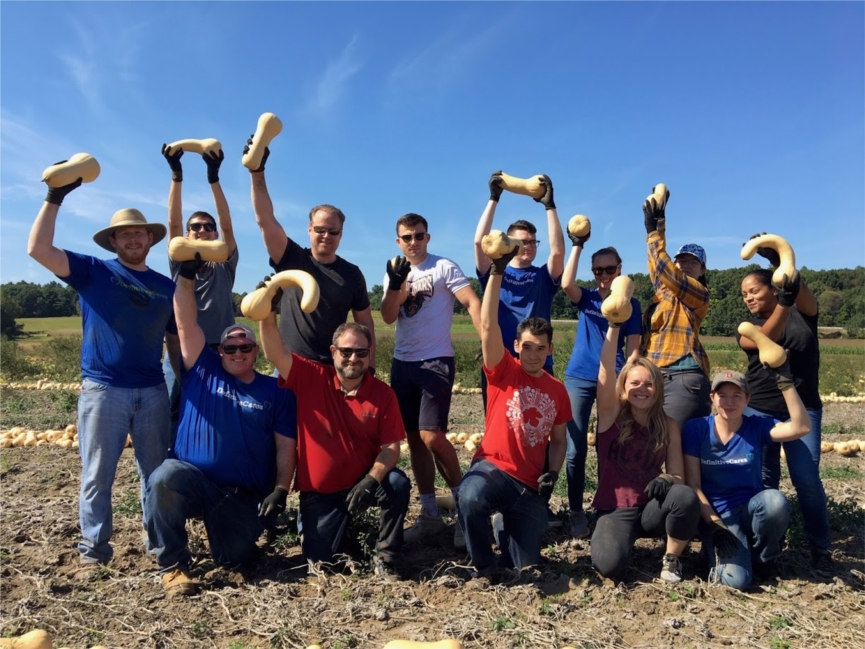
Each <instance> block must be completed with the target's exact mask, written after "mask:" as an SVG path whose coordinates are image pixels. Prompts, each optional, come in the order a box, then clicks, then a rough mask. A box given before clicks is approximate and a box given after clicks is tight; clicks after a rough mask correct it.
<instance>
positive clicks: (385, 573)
mask: <svg viewBox="0 0 865 649" xmlns="http://www.w3.org/2000/svg"><path fill="white" fill-rule="evenodd" d="M373 572H375V576H376V577H381V578H382V579H384V580H385V581H399V573H398V572H397V571H396V567H394V565H393V564H392V563H390V562H388V561H385V560H384V559H382V558H381V557H378V558H376V560H375V566H374V568H373Z"/></svg>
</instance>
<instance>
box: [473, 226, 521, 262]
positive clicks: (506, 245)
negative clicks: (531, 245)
mask: <svg viewBox="0 0 865 649" xmlns="http://www.w3.org/2000/svg"><path fill="white" fill-rule="evenodd" d="M522 245H523V244H522V242H521V241H520V240H519V239H517V238H513V239H512V238H510V237H509V236H508V235H506V234H505V233H504V232H502V231H501V230H491V231H490V233H489V234H486V235H484V237H483V239H481V249H482V250H483V251H484V254H485V255H486V256H487V257H489V258H490V259H500V258H501V257H502V256H503V255H506V254H508V253H510V252H511V251H513V250H514V248H516V249H517V254H520V253H519V250H520V248H521V247H522Z"/></svg>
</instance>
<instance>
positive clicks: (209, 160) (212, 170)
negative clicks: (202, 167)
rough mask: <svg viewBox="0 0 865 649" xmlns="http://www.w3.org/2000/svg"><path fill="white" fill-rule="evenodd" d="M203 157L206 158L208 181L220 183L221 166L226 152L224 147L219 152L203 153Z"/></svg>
mask: <svg viewBox="0 0 865 649" xmlns="http://www.w3.org/2000/svg"><path fill="white" fill-rule="evenodd" d="M201 157H202V158H204V164H206V165H207V182H209V183H210V184H211V185H212V184H213V183H218V182H219V166H220V165H221V164H222V161H223V160H225V152H224V151H223V150H222V149H220V150H219V153H216V152H215V151H208V152H207V153H202V154H201Z"/></svg>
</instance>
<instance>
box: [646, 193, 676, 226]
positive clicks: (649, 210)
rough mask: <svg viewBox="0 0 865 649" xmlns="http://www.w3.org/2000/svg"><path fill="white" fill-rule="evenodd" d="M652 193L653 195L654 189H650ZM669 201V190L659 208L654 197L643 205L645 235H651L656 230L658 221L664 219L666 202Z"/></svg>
mask: <svg viewBox="0 0 865 649" xmlns="http://www.w3.org/2000/svg"><path fill="white" fill-rule="evenodd" d="M652 193H653V194H654V193H655V188H654V187H652ZM669 200H670V190H669V189H668V190H667V196H666V198H665V199H664V205H663V206H659V205H658V204H657V203H656V202H655V199H654V197H652V196H650V197H649V198H647V199H646V202H645V203H643V223H644V224H645V226H646V234H652V232H655V231H656V230H657V229H658V221H660V220H661V219H663V218H666V212H667V201H669Z"/></svg>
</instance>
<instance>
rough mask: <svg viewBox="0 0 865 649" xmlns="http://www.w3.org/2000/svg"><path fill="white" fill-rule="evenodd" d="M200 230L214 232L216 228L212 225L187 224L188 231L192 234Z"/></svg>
mask: <svg viewBox="0 0 865 649" xmlns="http://www.w3.org/2000/svg"><path fill="white" fill-rule="evenodd" d="M201 228H204V231H205V232H216V226H215V225H213V223H190V224H189V229H190V230H192V231H193V232H198V231H199V230H201Z"/></svg>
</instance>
